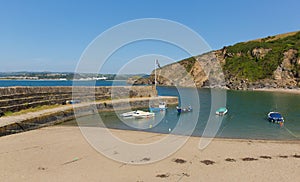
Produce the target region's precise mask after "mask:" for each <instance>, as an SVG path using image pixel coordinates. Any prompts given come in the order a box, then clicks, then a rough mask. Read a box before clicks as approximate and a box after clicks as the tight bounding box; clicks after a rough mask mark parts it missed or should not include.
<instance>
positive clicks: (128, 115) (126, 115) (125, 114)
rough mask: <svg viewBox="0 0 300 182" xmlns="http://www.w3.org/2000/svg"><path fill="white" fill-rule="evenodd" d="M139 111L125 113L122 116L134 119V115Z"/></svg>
mask: <svg viewBox="0 0 300 182" xmlns="http://www.w3.org/2000/svg"><path fill="white" fill-rule="evenodd" d="M138 111H139V110H137V111H130V112H125V113H123V114H121V116H122V117H123V118H133V116H132V115H133V114H134V113H135V112H138Z"/></svg>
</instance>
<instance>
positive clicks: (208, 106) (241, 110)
mask: <svg viewBox="0 0 300 182" xmlns="http://www.w3.org/2000/svg"><path fill="white" fill-rule="evenodd" d="M72 84H73V82H72V81H47V80H43V81H41V80H26V81H24V80H0V87H9V86H72ZM92 84H93V85H96V86H124V85H127V84H126V82H125V81H100V80H99V81H94V82H90V81H81V82H76V85H81V86H90V85H92ZM157 90H158V94H159V95H161V96H178V97H179V101H180V103H179V105H180V106H181V107H187V106H189V105H191V106H192V108H193V111H192V112H187V113H181V114H178V113H177V110H176V107H175V106H169V107H168V109H167V111H165V112H158V113H156V115H155V117H154V118H150V119H134V118H129V119H124V118H122V117H121V116H120V114H121V113H122V112H126V111H118V112H102V113H100V114H99V115H98V114H95V115H89V116H84V117H82V118H80V120H81V125H82V123H83V125H86V126H90V127H107V128H114V129H122V130H135V131H145V132H155V133H173V134H178V135H192V136H196V137H199V136H206V137H217V138H236V139H262V140H264V139H266V140H299V139H300V112H299V111H300V110H299V108H300V94H291V93H279V92H260V91H232V90H216V89H208V88H202V89H192V88H176V87H157ZM216 93H217V94H216ZM219 106H220V107H221V106H225V107H227V108H228V113H227V114H226V115H225V116H216V115H215V109H216V108H217V107H219ZM141 109H142V110H145V111H147V108H146V109H145V108H141ZM270 111H278V112H280V113H281V114H282V115H283V117H284V119H285V123H284V125H283V126H280V125H278V124H275V123H271V122H269V121H268V120H267V114H268V112H270ZM99 116H100V117H99ZM99 118H100V119H99ZM82 121H84V122H82ZM63 125H65V126H74V125H77V121H76V120H71V121H68V122H65V123H63Z"/></svg>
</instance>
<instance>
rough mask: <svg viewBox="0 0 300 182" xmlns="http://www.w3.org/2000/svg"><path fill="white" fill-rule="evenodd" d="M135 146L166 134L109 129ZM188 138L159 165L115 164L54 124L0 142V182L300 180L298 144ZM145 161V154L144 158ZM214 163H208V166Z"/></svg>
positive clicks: (76, 133)
mask: <svg viewBox="0 0 300 182" xmlns="http://www.w3.org/2000/svg"><path fill="white" fill-rule="evenodd" d="M111 131H112V132H113V133H114V135H116V136H118V137H120V138H123V139H124V140H130V141H131V142H136V143H149V142H152V141H153V140H155V141H157V140H159V139H160V138H162V137H165V134H158V133H146V132H137V131H124V130H111ZM199 140H200V138H197V137H190V138H189V139H188V141H187V143H186V144H185V145H184V146H183V147H182V148H180V149H179V150H178V151H177V152H175V153H174V154H172V155H170V156H169V157H167V158H165V159H163V160H160V161H158V162H154V163H150V164H143V165H133V164H126V163H121V162H116V161H114V160H112V159H109V158H107V157H105V156H104V155H102V154H100V153H99V152H97V151H96V150H95V149H93V148H92V147H91V146H90V145H89V144H88V142H87V141H86V140H85V138H84V137H83V136H82V134H81V132H80V130H79V128H78V127H75V126H53V127H47V128H41V129H37V130H32V131H28V132H24V133H19V134H14V135H9V136H4V137H1V138H0V146H1V148H0V164H1V165H0V179H1V181H300V158H299V157H300V156H299V155H300V141H262V140H232V139H214V140H213V141H212V142H211V143H210V144H209V145H208V146H207V147H206V148H205V149H203V150H200V149H199V148H198V145H199ZM295 154H297V155H295ZM144 157H145V158H144V159H145V160H151V159H149V156H147V155H145V156H144ZM210 163H212V164H210Z"/></svg>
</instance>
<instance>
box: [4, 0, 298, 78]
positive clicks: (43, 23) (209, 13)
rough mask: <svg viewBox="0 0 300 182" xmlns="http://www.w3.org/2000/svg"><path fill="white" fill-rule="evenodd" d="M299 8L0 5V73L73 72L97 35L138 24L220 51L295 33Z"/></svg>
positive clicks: (16, 0)
mask: <svg viewBox="0 0 300 182" xmlns="http://www.w3.org/2000/svg"><path fill="white" fill-rule="evenodd" d="M299 7H300V1H299V0H286V1H274V0H273V1H272V0H251V1H250V0H236V1H234V0H227V1H223V0H219V1H217V0H209V1H208V0H205V1H201V0H194V1H188V0H187V1H175V0H169V1H168V0H165V1H163V0H127V1H122V0H119V1H114V0H107V1H104V0H103V1H101V0H99V1H81V0H75V1H71V0H48V1H47V0H44V1H41V0H0V62H1V66H0V72H5V71H74V69H75V67H76V64H77V62H78V60H79V58H80V55H81V54H82V52H83V51H84V49H85V48H86V47H87V46H88V44H89V43H90V42H91V41H92V40H93V39H94V38H96V37H97V36H98V35H99V34H100V33H102V32H103V31H105V30H107V29H108V28H110V27H112V26H115V25H117V24H119V23H122V22H125V21H128V20H133V19H139V18H163V19H169V20H173V21H177V22H179V23H182V24H184V25H186V26H188V27H190V28H191V29H193V30H194V31H196V32H197V33H198V34H199V35H201V36H202V37H203V38H204V39H205V40H206V42H207V43H208V44H209V45H210V46H211V47H212V49H219V48H222V47H223V46H224V45H231V44H234V43H237V42H240V41H245V40H251V39H256V38H259V37H265V36H268V35H274V34H279V33H284V32H291V31H296V30H300V13H299ZM150 45H151V44H150ZM144 51H145V50H144ZM151 53H154V52H153V51H152V52H151ZM181 58H184V54H175V53H174V57H173V59H181ZM116 61H117V59H116ZM112 67H113V65H112V64H111V65H109V66H108V67H107V68H106V69H104V70H103V72H114V71H115V70H114V69H112Z"/></svg>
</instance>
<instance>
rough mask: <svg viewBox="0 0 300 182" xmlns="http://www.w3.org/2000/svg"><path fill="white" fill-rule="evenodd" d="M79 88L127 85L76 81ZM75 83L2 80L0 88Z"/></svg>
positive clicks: (69, 83)
mask: <svg viewBox="0 0 300 182" xmlns="http://www.w3.org/2000/svg"><path fill="white" fill-rule="evenodd" d="M75 84H76V85H78V86H93V85H96V86H111V85H118V86H121V85H127V84H126V82H125V81H111V80H106V81H103V80H97V81H75ZM72 85H73V81H70V80H67V81H64V80H0V87H13V86H33V87H34V86H72Z"/></svg>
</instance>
